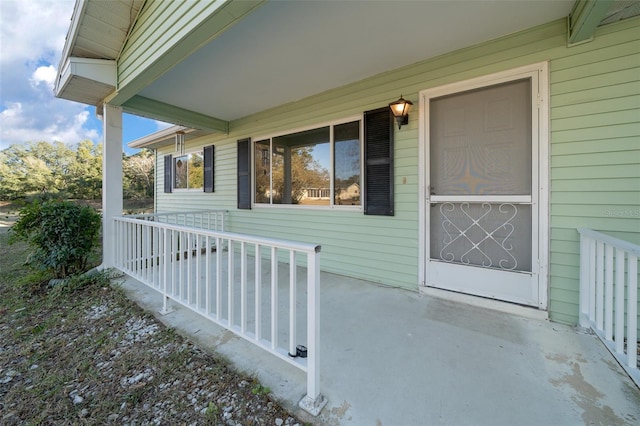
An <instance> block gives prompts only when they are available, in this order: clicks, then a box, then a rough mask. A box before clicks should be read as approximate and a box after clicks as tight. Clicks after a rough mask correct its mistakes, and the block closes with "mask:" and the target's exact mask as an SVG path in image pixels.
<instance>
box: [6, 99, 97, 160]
mask: <svg viewBox="0 0 640 426" xmlns="http://www.w3.org/2000/svg"><path fill="white" fill-rule="evenodd" d="M68 104H69V105H70V106H71V108H65V111H64V112H63V113H58V114H52V113H50V111H51V109H50V108H46V107H45V108H40V110H37V109H36V108H37V107H36V108H34V106H33V105H25V104H22V103H19V102H16V103H11V104H9V107H8V108H6V109H4V110H3V111H2V112H0V122H1V123H2V126H1V127H0V140H1V141H2V144H1V145H0V149H4V148H7V147H8V146H9V145H11V144H13V143H25V142H30V141H33V142H38V141H47V142H54V141H60V142H65V143H68V144H70V145H73V144H77V143H78V142H80V141H82V140H85V139H89V140H93V141H98V140H99V139H100V135H99V133H98V131H97V129H95V128H93V129H92V128H89V127H86V126H85V124H86V123H87V121H88V118H89V111H87V110H86V109H84V107H83V106H82V105H79V104H72V103H70V102H68ZM74 109H75V111H73V110H74ZM42 111H48V112H46V113H45V115H47V117H41V115H42Z"/></svg>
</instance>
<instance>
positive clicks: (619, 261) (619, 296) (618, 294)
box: [614, 249, 624, 353]
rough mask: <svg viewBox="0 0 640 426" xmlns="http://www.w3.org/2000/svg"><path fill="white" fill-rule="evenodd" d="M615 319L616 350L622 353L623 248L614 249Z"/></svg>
mask: <svg viewBox="0 0 640 426" xmlns="http://www.w3.org/2000/svg"><path fill="white" fill-rule="evenodd" d="M615 298H616V309H615V311H616V312H615V314H616V319H615V327H616V331H615V334H614V340H615V342H616V352H620V353H624V250H622V249H617V250H616V279H615Z"/></svg>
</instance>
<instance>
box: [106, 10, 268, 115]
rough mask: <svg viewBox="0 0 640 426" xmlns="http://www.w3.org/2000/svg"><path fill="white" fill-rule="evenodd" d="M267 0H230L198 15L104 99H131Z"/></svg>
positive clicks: (117, 102)
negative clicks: (191, 26) (187, 28)
mask: <svg viewBox="0 0 640 426" xmlns="http://www.w3.org/2000/svg"><path fill="white" fill-rule="evenodd" d="M265 1H266V0H251V1H248V0H228V1H227V2H226V3H225V4H224V5H223V6H221V7H220V8H218V9H216V10H214V11H213V12H212V13H211V14H209V15H208V16H198V19H200V20H199V21H198V22H197V23H196V24H195V26H194V30H193V31H191V32H188V33H187V35H186V36H185V37H183V38H182V39H181V40H179V41H178V42H177V43H175V44H173V45H172V46H169V47H168V48H167V49H166V50H165V51H163V52H159V54H158V58H157V59H156V60H155V62H154V63H153V64H152V65H151V66H149V67H146V68H145V69H144V70H141V71H139V72H138V73H137V74H136V75H135V76H134V77H132V78H131V79H130V80H129V81H119V82H118V89H117V90H116V91H115V92H114V93H113V94H112V95H110V96H109V97H107V98H106V99H105V102H106V103H109V104H111V105H116V106H123V105H124V104H125V103H127V102H128V101H129V99H131V98H133V97H134V96H137V94H138V93H139V92H140V91H141V90H142V89H144V88H145V87H147V86H148V85H149V84H151V83H152V82H154V81H155V80H157V79H158V78H159V77H160V76H162V75H163V74H164V73H166V72H167V71H169V70H170V69H171V68H173V67H174V66H175V65H176V64H178V63H180V62H182V61H183V60H185V59H186V58H187V57H189V55H191V54H192V53H193V52H195V51H196V50H198V49H199V48H200V47H202V46H203V45H205V44H206V43H208V42H210V41H211V40H213V39H215V38H216V37H217V36H219V35H220V34H222V33H223V32H224V31H225V30H227V29H228V28H229V27H231V26H232V25H234V24H236V23H237V22H239V21H240V20H242V19H243V18H244V17H245V16H247V15H248V14H249V13H250V12H252V11H253V10H254V9H255V8H257V7H259V6H260V5H262V4H263V3H264V2H265Z"/></svg>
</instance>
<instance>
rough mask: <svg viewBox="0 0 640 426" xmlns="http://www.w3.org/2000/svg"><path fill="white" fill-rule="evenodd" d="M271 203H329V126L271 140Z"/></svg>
mask: <svg viewBox="0 0 640 426" xmlns="http://www.w3.org/2000/svg"><path fill="white" fill-rule="evenodd" d="M273 145H274V153H273V158H272V161H273V165H272V170H273V190H274V197H273V203H274V204H276V203H282V204H301V205H329V203H330V201H331V194H330V192H331V189H330V188H331V187H330V175H329V167H330V164H329V163H330V154H329V127H328V126H327V127H321V128H319V129H313V130H308V131H305V132H299V133H294V134H290V135H284V136H279V137H276V138H274V139H273Z"/></svg>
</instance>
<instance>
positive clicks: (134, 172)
mask: <svg viewBox="0 0 640 426" xmlns="http://www.w3.org/2000/svg"><path fill="white" fill-rule="evenodd" d="M154 170H155V158H154V155H153V152H152V151H150V150H148V149H143V150H141V151H140V152H138V153H137V154H134V155H130V156H129V157H125V158H124V160H123V163H122V173H123V175H124V176H123V180H124V197H125V198H150V197H153V183H154Z"/></svg>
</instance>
